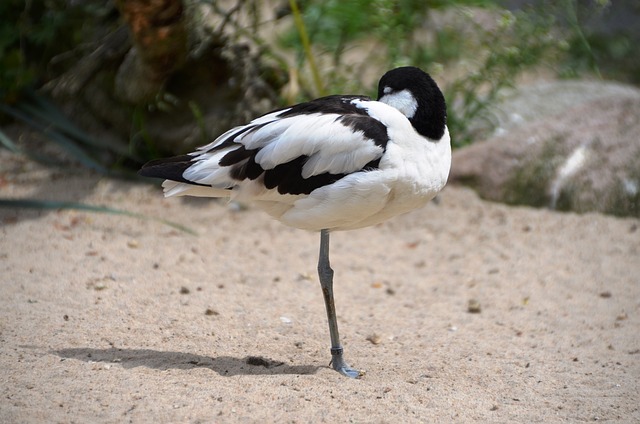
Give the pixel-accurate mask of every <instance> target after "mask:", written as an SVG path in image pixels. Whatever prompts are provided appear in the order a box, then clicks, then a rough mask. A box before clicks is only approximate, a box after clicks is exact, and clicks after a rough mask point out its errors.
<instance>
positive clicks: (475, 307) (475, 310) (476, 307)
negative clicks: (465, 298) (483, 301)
mask: <svg viewBox="0 0 640 424" xmlns="http://www.w3.org/2000/svg"><path fill="white" fill-rule="evenodd" d="M467 311H468V312H469V313H472V314H479V313H480V312H481V311H482V306H481V305H480V302H478V301H477V300H476V299H469V304H468V305H467Z"/></svg>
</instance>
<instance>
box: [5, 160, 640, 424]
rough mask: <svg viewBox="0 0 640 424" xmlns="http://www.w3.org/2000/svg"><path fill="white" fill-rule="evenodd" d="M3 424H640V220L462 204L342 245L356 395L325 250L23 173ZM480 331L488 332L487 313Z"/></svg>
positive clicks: (341, 284) (136, 188) (262, 228)
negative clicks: (341, 368) (329, 313)
mask: <svg viewBox="0 0 640 424" xmlns="http://www.w3.org/2000/svg"><path fill="white" fill-rule="evenodd" d="M3 155H4V156H3V158H0V159H2V160H0V164H1V167H2V172H0V197H5V198H6V197H33V198H48V199H57V200H73V201H81V202H85V203H90V204H100V205H108V206H111V207H115V208H121V209H126V210H128V211H131V212H139V213H143V214H145V215H148V216H154V217H163V218H166V219H170V220H172V221H175V222H178V223H181V224H183V225H186V226H188V227H190V228H192V229H193V230H195V231H196V232H197V233H198V235H197V236H194V235H190V234H187V233H185V232H182V231H179V230H176V229H174V228H172V227H169V226H167V225H164V224H163V223H160V222H157V221H154V220H150V219H147V220H141V219H135V218H131V217H125V216H116V215H104V214H95V213H87V212H78V211H68V210H65V211H51V212H36V211H28V210H20V211H17V210H7V209H3V210H0V224H1V228H0V282H1V286H0V287H1V290H2V296H0V368H1V370H2V371H1V374H0V394H1V396H0V422H2V423H43V422H47V423H56V422H60V423H88V422H92V423H102V422H105V423H123V422H132V423H149V422H155V423H165V422H167V423H168V422H176V423H179V422H185V423H198V422H206V423H209V422H279V423H289V422H291V423H293V422H299V423H303V422H374V423H377V422H395V423H397V422H403V423H405V422H496V423H500V422H503V423H512V422H521V423H524V422H526V423H529V422H545V423H547V422H549V423H554V422H591V421H600V422H624V423H632V422H640V228H638V227H639V224H640V222H639V221H638V220H634V219H620V218H614V217H610V216H602V215H597V214H589V215H582V216H579V215H575V214H564V213H555V212H550V211H546V210H535V209H530V208H512V207H507V206H504V205H499V204H493V203H488V202H485V201H481V200H480V199H478V197H477V196H476V195H475V194H474V193H473V192H471V191H470V190H468V189H465V188H461V187H455V186H451V187H448V188H447V189H446V190H445V191H444V192H443V193H442V195H441V196H440V197H439V202H438V203H431V204H429V205H428V206H427V207H425V208H424V209H422V210H418V211H415V212H412V213H410V214H408V215H405V216H402V217H398V218H396V219H393V220H391V221H389V222H387V223H385V224H383V225H380V226H377V227H374V228H368V229H364V230H358V231H353V232H349V233H335V234H334V235H333V238H332V246H331V247H332V251H331V253H332V256H331V259H332V265H333V268H334V269H335V271H336V276H335V279H336V301H337V308H338V315H339V321H340V330H341V333H342V337H343V342H344V345H345V349H346V358H347V360H348V361H349V362H350V363H351V365H353V366H356V367H358V368H361V369H364V370H366V375H365V376H364V377H363V378H361V379H359V380H349V379H347V378H344V377H342V376H340V375H339V374H338V373H336V372H334V371H333V370H331V369H330V368H329V367H328V362H329V356H330V355H329V349H328V348H329V346H328V345H329V337H328V329H327V325H326V316H325V311H324V305H323V302H322V296H321V291H320V288H319V284H318V282H317V276H316V271H315V267H316V261H317V250H318V239H319V237H318V235H317V234H313V233H307V232H304V231H300V230H294V229H290V228H286V227H284V226H282V225H281V224H279V223H277V222H275V221H272V220H270V218H268V217H267V216H265V215H263V214H262V213H260V212H258V211H255V210H251V209H249V210H231V209H230V208H229V207H228V206H227V205H226V204H225V203H223V202H220V201H209V200H186V201H183V200H179V199H166V200H165V199H163V198H162V195H161V193H160V190H159V189H158V187H154V186H149V185H140V184H129V183H124V182H122V181H114V180H108V179H101V178H100V177H98V176H95V175H93V174H88V173H84V172H80V171H68V170H67V171H64V172H63V171H51V170H46V169H43V168H40V167H38V166H35V165H33V164H31V163H28V162H25V161H24V160H21V159H19V158H16V157H8V156H7V154H6V153H3ZM470 300H475V301H477V302H479V306H480V308H481V310H480V312H479V313H471V312H469V301H470Z"/></svg>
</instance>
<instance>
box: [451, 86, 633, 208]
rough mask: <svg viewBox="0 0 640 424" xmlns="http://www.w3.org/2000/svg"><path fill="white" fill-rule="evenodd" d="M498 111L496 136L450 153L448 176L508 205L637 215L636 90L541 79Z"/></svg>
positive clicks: (516, 94) (628, 87) (481, 194)
mask: <svg viewBox="0 0 640 424" xmlns="http://www.w3.org/2000/svg"><path fill="white" fill-rule="evenodd" d="M496 116H497V117H498V121H499V125H498V129H497V130H496V133H495V135H494V136H493V137H490V138H489V139H488V140H487V141H483V142H478V143H475V144H473V145H471V146H469V147H465V148H462V149H459V150H457V151H455V152H454V156H453V166H452V171H451V181H453V182H460V183H463V184H467V185H469V186H471V187H473V188H474V189H476V191H477V192H478V193H479V194H480V196H482V197H483V198H486V199H489V200H495V201H500V202H505V203H509V204H522V205H531V206H538V207H550V208H554V209H559V210H566V211H568V210H571V211H576V212H588V211H599V212H604V213H609V214H614V215H623V216H636V217H640V90H637V89H635V88H633V87H630V86H624V85H619V84H608V83H601V82H556V83H551V84H544V85H539V86H535V87H529V88H526V89H523V90H521V91H519V92H518V93H515V94H514V95H512V96H511V97H510V98H508V99H506V100H505V101H504V102H503V103H502V104H501V105H500V106H499V108H498V112H497V114H496ZM454 136H455V135H454Z"/></svg>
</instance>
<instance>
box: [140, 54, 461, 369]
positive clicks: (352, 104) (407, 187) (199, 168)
mask: <svg viewBox="0 0 640 424" xmlns="http://www.w3.org/2000/svg"><path fill="white" fill-rule="evenodd" d="M377 94H378V98H377V100H373V99H371V98H370V97H367V96H362V95H329V96H325V97H320V98H318V99H315V100H310V101H307V102H303V103H298V104H295V105H292V106H289V107H285V108H281V109H277V110H274V111H271V112H269V113H266V114H264V115H262V116H259V117H257V118H256V119H253V120H252V121H250V122H249V123H248V124H246V125H240V126H236V127H234V128H231V129H229V130H228V131H226V132H225V133H223V134H222V135H220V136H219V137H217V138H216V139H215V140H213V141H212V142H211V143H209V144H207V145H205V146H202V147H198V148H197V149H196V150H195V151H194V152H191V153H188V154H185V155H180V156H174V157H169V158H162V159H156V160H152V161H150V162H148V163H146V164H145V165H143V167H142V168H141V169H140V170H139V171H138V173H139V174H140V175H142V176H145V177H152V178H163V179H164V180H165V181H164V182H163V184H162V186H163V189H164V195H165V197H172V196H185V195H187V196H201V197H226V198H229V199H231V200H234V201H237V202H240V203H250V204H253V205H255V206H256V207H257V208H259V209H261V210H263V211H265V212H266V213H267V214H269V215H270V216H272V217H273V218H275V219H276V220H278V221H280V222H282V223H283V224H285V225H288V226H290V227H294V228H299V229H302V230H309V231H315V232H319V233H320V251H319V255H318V277H319V280H320V286H321V288H322V293H323V297H324V303H325V307H326V312H327V320H328V324H329V336H330V341H331V348H330V352H331V362H330V365H331V366H332V368H333V369H335V370H336V371H338V372H339V373H340V374H342V375H344V376H347V377H351V378H359V377H360V376H361V375H362V373H361V371H359V370H358V369H356V368H353V367H351V366H350V365H348V364H347V362H346V360H345V359H344V349H343V347H342V344H341V343H340V336H339V332H338V321H337V317H336V306H335V301H334V295H333V275H334V271H333V269H332V268H331V264H330V261H329V236H330V233H332V232H334V231H343V230H354V229H358V228H363V227H369V226H372V225H376V224H379V223H381V222H383V221H386V220H387V219H389V218H391V217H394V216H396V215H400V214H403V213H406V212H409V211H411V210H413V209H416V208H420V207H422V206H424V205H426V204H427V202H429V201H430V200H432V199H433V198H434V197H435V196H436V195H437V194H438V192H440V191H441V190H442V188H443V187H444V186H445V184H446V182H447V179H448V176H449V170H450V167H451V139H450V135H449V130H448V128H447V107H446V102H445V98H444V95H443V94H442V92H441V90H440V88H439V87H438V85H437V84H436V82H435V81H434V80H433V78H432V77H431V76H430V75H429V74H428V73H426V72H424V71H423V70H421V69H420V68H417V67H413V66H404V67H398V68H394V69H391V70H389V71H388V72H386V73H385V74H384V75H383V76H382V77H381V78H380V80H379V82H378V93H377Z"/></svg>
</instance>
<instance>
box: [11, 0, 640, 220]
mask: <svg viewBox="0 0 640 424" xmlns="http://www.w3.org/2000/svg"><path fill="white" fill-rule="evenodd" d="M0 16H2V20H1V21H0V99H1V103H0V146H2V147H1V149H2V150H4V153H3V157H5V159H4V160H3V161H0V167H3V164H2V163H3V162H4V163H5V164H6V162H7V160H8V159H6V158H7V157H9V156H8V155H19V156H20V157H26V158H28V159H29V160H32V161H38V162H41V163H46V164H47V165H48V166H54V167H60V166H62V167H69V166H78V165H79V166H82V167H85V168H89V169H91V170H93V171H95V172H98V173H102V174H105V175H110V176H116V177H123V178H135V177H134V173H135V171H136V170H137V169H138V168H139V166H140V165H141V164H142V163H144V162H145V161H147V160H150V159H153V158H156V157H159V156H163V155H169V154H180V153H184V152H187V151H189V150H190V149H192V148H193V147H195V146H197V145H201V144H205V143H208V142H209V141H211V140H212V139H213V138H214V137H215V136H217V135H219V134H220V133H222V132H224V131H225V130H226V129H228V128H229V127H231V126H233V125H238V124H242V123H244V122H247V121H248V120H250V119H252V118H254V117H256V116H258V115H259V114H262V113H265V112H267V111H269V110H271V109H275V108H278V107H282V106H285V105H288V104H291V103H293V102H298V101H304V100H308V99H311V98H315V97H319V96H323V95H328V94H335V93H345V94H346V93H348V94H366V95H370V96H375V94H376V88H377V87H376V85H377V80H378V79H379V77H380V76H381V75H382V74H383V73H384V72H385V71H386V70H388V69H390V68H393V67H396V66H403V65H414V66H419V67H421V68H423V69H424V70H426V71H427V72H429V73H430V74H432V76H433V77H434V79H435V80H436V81H437V82H438V83H439V85H440V86H441V88H442V90H443V92H444V93H445V97H446V99H447V104H448V124H449V128H450V132H451V134H452V143H453V146H454V148H455V149H456V156H454V169H453V171H452V177H451V178H452V181H457V182H460V183H463V184H467V185H470V186H472V187H473V188H474V189H476V190H477V191H478V193H479V194H480V195H481V196H482V197H484V198H487V199H491V200H498V201H505V202H507V203H512V204H530V205H533V206H548V207H553V208H556V209H561V210H576V211H590V210H599V211H602V212H606V213H613V214H616V215H631V216H640V212H639V202H640V195H639V192H640V190H639V189H638V187H640V149H639V148H638V145H639V144H640V142H639V141H638V136H637V134H638V133H639V132H638V131H636V129H638V128H640V123H638V120H639V119H640V118H638V116H639V115H640V100H639V98H640V97H639V96H640V95H639V94H638V89H637V86H638V84H640V47H639V46H640V4H639V3H638V2H637V1H632V0H627V1H622V0H621V1H612V0H611V1H607V0H596V1H589V0H580V1H578V0H560V1H553V2H552V1H544V0H540V1H516V0H513V1H506V0H505V1H498V0H434V1H430V0H429V1H425V0H372V1H369V0H328V1H321V0H297V1H287V0H280V1H276V0H272V1H258V0H235V1H234V0H225V1H215V0H130V1H124V0H116V1H111V0H108V1H105V0H95V1H93V0H28V1H19V0H5V1H3V2H2V3H1V4H0ZM600 112H602V113H600ZM604 112H606V113H604ZM541 123H542V124H541ZM545 125H546V126H547V129H546V130H545V132H543V133H540V132H539V131H540V128H541V127H544V126H545ZM579 129H581V131H578V130H579ZM599 131H600V132H599ZM509 137H511V139H509ZM492 140H493V141H492ZM523 140H529V141H528V142H527V143H524V142H523ZM532 140H533V141H532ZM514 146H515V147H514ZM602 155H606V157H607V158H614V159H615V160H613V159H611V160H605V158H604V157H603V156H602ZM505 164H506V165H507V168H505V169H502V168H501V167H502V166H505ZM596 164H599V165H597V166H596ZM587 165H591V166H587ZM594 169H596V170H597V171H598V172H600V173H599V174H595V175H594V174H593V172H595V171H594ZM8 172H9V171H7V170H6V169H5V170H4V171H2V170H0V174H1V176H2V178H4V179H5V180H6V179H11V178H12V175H9V174H8ZM11 172H12V173H13V172H15V169H12V170H11ZM600 186H603V187H600ZM0 188H1V186H0ZM598 190H601V191H598ZM585 193H588V195H585ZM594 193H595V194H594ZM602 193H608V194H606V195H605V194H602ZM585 196H586V197H585Z"/></svg>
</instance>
